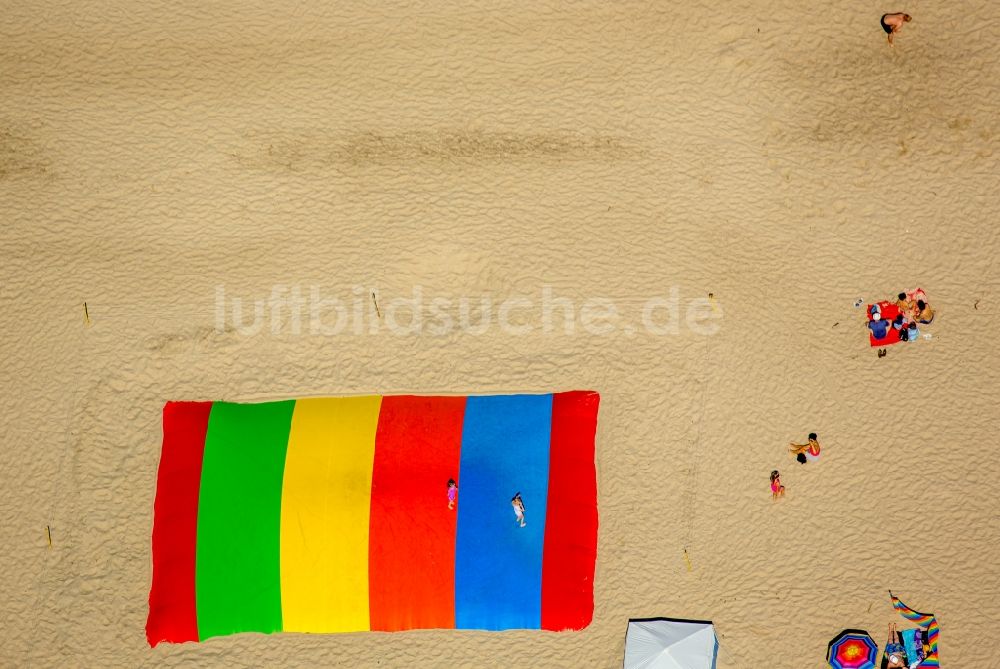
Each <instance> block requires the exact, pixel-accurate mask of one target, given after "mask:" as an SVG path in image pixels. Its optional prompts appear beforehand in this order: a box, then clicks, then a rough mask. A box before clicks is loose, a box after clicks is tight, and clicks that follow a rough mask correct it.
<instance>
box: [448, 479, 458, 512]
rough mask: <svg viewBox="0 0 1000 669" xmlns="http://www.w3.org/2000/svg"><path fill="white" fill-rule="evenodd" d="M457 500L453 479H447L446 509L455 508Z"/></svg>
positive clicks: (455, 485) (456, 488) (455, 484)
mask: <svg viewBox="0 0 1000 669" xmlns="http://www.w3.org/2000/svg"><path fill="white" fill-rule="evenodd" d="M457 499H458V484H457V483H455V479H448V508H449V509H454V508H455V501H456V500H457Z"/></svg>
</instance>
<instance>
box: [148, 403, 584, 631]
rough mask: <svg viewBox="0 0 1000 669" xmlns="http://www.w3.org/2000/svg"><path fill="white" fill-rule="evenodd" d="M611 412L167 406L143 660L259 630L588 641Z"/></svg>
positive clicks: (572, 406)
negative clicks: (168, 646) (519, 633)
mask: <svg viewBox="0 0 1000 669" xmlns="http://www.w3.org/2000/svg"><path fill="white" fill-rule="evenodd" d="M599 399H600V398H599V396H598V395H597V393H593V392H585V391H574V392H565V393H556V394H550V395H497V396H470V397H422V396H385V397H382V396H366V397H342V398H321V399H301V400H289V401H281V402H266V403H260V404H233V403H228V402H170V403H168V404H167V405H166V406H165V407H164V409H163V449H162V454H161V458H160V466H159V473H158V477H157V487H156V502H155V509H154V524H153V582H152V587H151V589H150V593H149V619H148V621H147V624H146V636H147V639H148V640H149V643H150V645H151V646H155V645H156V644H157V643H159V642H161V641H169V642H175V643H176V642H183V641H200V640H203V639H206V638H208V637H212V636H217V635H221V634H233V633H236V632H250V631H253V632H276V631H295V632H352V631H366V630H384V631H396V630H406V629H414V628H456V629H485V630H502V629H512V628H521V629H546V630H557V631H558V630H567V629H582V628H584V627H586V626H587V625H588V624H589V623H590V620H591V617H592V615H593V605H594V602H593V576H594V562H595V559H596V553H597V483H596V475H595V470H594V434H595V430H596V426H597V409H598V403H599ZM449 479H455V480H456V481H457V482H458V487H459V492H458V502H457V505H456V507H455V509H454V510H451V509H449V508H448V491H447V482H448V480H449ZM516 492H520V493H521V496H522V499H523V500H524V507H525V520H526V525H525V527H520V526H519V524H518V523H517V522H515V514H514V509H513V507H512V505H511V498H512V497H513V495H514V493H516Z"/></svg>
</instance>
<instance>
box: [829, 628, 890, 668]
mask: <svg viewBox="0 0 1000 669" xmlns="http://www.w3.org/2000/svg"><path fill="white" fill-rule="evenodd" d="M876 657H878V646H877V645H876V644H875V642H874V641H872V638H871V636H870V635H869V634H868V632H865V631H864V630H844V631H843V632H841V633H840V634H838V635H837V636H835V637H834V638H833V641H831V642H830V646H829V648H828V649H827V652H826V661H827V662H829V663H830V666H831V667H833V669H875V659H876Z"/></svg>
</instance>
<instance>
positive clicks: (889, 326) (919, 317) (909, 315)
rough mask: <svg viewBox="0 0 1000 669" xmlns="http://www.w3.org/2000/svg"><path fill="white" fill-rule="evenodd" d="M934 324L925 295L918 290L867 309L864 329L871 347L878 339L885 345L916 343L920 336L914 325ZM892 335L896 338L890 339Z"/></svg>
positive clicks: (931, 310)
mask: <svg viewBox="0 0 1000 669" xmlns="http://www.w3.org/2000/svg"><path fill="white" fill-rule="evenodd" d="M933 321H934V310H933V309H932V308H931V305H930V304H928V303H927V294H926V293H924V291H923V290H922V289H920V288H917V289H915V290H912V291H910V292H908V293H900V294H899V295H898V296H897V299H896V301H895V302H894V303H893V302H890V301H888V300H886V301H883V302H878V303H876V304H873V305H871V306H870V307H868V329H869V330H871V334H872V340H873V345H874V344H875V343H878V342H881V341H882V340H889V339H891V341H889V342H888V343H895V341H897V339H898V340H899V341H916V340H917V337H918V336H919V335H920V331H919V329H918V328H917V325H929V324H930V323H931V322H933ZM893 332H895V333H896V334H898V337H890V335H891V334H893Z"/></svg>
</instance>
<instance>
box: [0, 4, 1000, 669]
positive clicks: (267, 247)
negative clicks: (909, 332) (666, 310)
mask: <svg viewBox="0 0 1000 669" xmlns="http://www.w3.org/2000/svg"><path fill="white" fill-rule="evenodd" d="M204 4H206V3H202V2H179V3H178V2H172V3H154V4H152V5H150V4H149V3H143V4H141V5H138V4H136V3H124V2H110V3H108V2H104V3H96V2H93V3H91V2H79V1H74V2H69V1H64V2H61V3H20V4H18V3H11V2H8V3H5V6H4V9H3V12H2V13H3V16H4V20H3V23H2V25H0V211H2V221H3V225H2V228H0V244H2V246H0V252H2V255H0V322H2V328H3V329H2V332H3V337H2V339H0V354H2V359H3V363H4V364H3V368H2V369H3V371H2V375H0V391H2V393H3V397H4V399H5V403H6V404H5V407H4V409H3V413H2V418H3V448H2V449H0V458H2V459H0V471H2V472H3V482H4V483H3V486H2V488H0V509H2V518H0V521H2V522H0V557H2V560H0V563H2V565H3V569H2V572H0V573H2V576H0V611H2V613H0V665H3V666H16V667H28V666H34V667H51V666H78V667H138V666H200V667H218V666H231V667H244V666H246V667H250V666H254V667H259V666H302V667H305V666H321V665H322V666H341V667H375V666H378V667H504V668H506V667H615V666H620V662H621V657H622V651H623V647H624V632H625V624H626V620H627V619H628V618H629V617H630V616H633V617H638V616H655V615H669V616H680V617H690V618H703V619H704V618H708V619H712V620H714V621H715V622H716V624H717V625H718V630H719V633H720V635H721V644H722V650H721V658H720V664H719V666H720V667H723V668H728V667H750V668H755V669H758V668H771V667H789V668H795V669H801V668H802V667H820V666H823V656H824V653H825V650H826V644H827V641H828V640H829V639H830V638H831V637H832V636H833V635H834V634H836V633H837V632H838V631H840V630H841V629H843V628H845V627H862V628H867V629H869V630H870V631H871V632H872V633H873V634H874V636H875V637H876V639H877V640H878V641H879V642H880V643H882V642H884V637H885V630H886V627H887V624H888V623H889V622H891V621H893V620H897V618H896V616H895V615H894V614H893V613H892V611H891V609H890V605H889V601H888V596H887V593H886V591H887V589H889V588H893V589H894V590H896V591H897V592H898V593H900V594H901V595H902V596H904V597H905V599H906V600H907V601H908V602H910V603H912V604H913V605H914V606H916V607H919V608H923V609H927V610H931V611H934V612H936V613H937V614H938V615H939V617H940V620H941V624H942V628H943V631H942V635H941V643H942V657H943V658H944V660H945V663H946V666H948V667H951V668H953V669H960V668H961V667H967V666H970V665H971V664H972V662H973V661H974V660H976V659H978V658H980V657H981V653H982V652H984V651H989V652H991V653H993V657H994V660H995V651H994V650H993V649H994V648H995V646H996V643H995V641H992V640H987V641H985V642H984V641H983V640H982V639H981V638H980V636H979V635H983V634H992V633H993V632H995V625H996V621H997V620H1000V604H998V603H997V602H998V598H1000V585H998V583H1000V569H998V566H997V565H998V563H1000V560H998V541H1000V519H998V514H997V504H996V500H995V497H996V494H997V492H998V491H1000V483H998V480H1000V464H998V460H997V458H996V457H995V448H994V441H995V438H994V435H993V432H994V431H995V427H996V423H997V418H998V410H997V407H998V401H997V396H998V389H1000V388H998V373H1000V364H998V362H997V359H996V351H997V344H996V342H997V334H996V333H997V331H998V327H1000V322H998V318H997V313H998V305H997V289H998V279H997V265H996V253H997V250H998V237H997V226H996V218H997V215H998V213H1000V195H998V194H997V185H998V175H1000V170H998V168H1000V164H998V156H1000V154H998V148H1000V146H998V133H1000V120H998V119H1000V117H998V116H997V109H1000V89H998V88H997V86H996V82H997V81H998V80H1000V58H998V56H1000V9H998V8H997V5H996V3H993V2H984V1H983V0H970V1H964V2H951V3H931V2H918V1H915V2H913V3H911V4H910V5H891V6H890V5H879V4H878V3H866V2H862V3H858V2H848V1H847V0H835V1H834V2H828V3H822V4H821V5H808V4H807V3H802V2H792V1H790V0H784V1H783V2H763V1H757V2H739V3H734V6H733V7H732V8H731V9H730V10H729V11H727V12H725V13H722V12H721V10H720V3H708V2H697V3H670V5H669V6H668V5H666V4H662V3H661V7H660V8H656V6H655V5H656V4H657V3H646V2H641V3H639V2H625V3H615V5H614V6H611V5H610V4H604V3H596V2H595V3H582V4H575V5H574V6H572V7H571V8H569V7H563V6H562V5H560V4H558V3H549V4H546V5H539V4H538V3H533V4H535V5H536V7H537V8H536V9H531V10H528V9H526V8H525V7H526V6H527V3H503V4H501V3H496V2H483V3H480V4H477V5H466V6H465V7H464V8H461V9H459V8H455V7H453V3H445V2H439V3H427V4H421V3H400V4H399V5H396V6H389V5H387V4H383V3H375V2H371V3H367V5H366V6H362V5H361V4H360V3H304V2H295V3H280V2H278V3H276V2H260V3H253V6H251V5H250V3H236V2H230V3H225V4H226V5H227V6H223V3H210V4H212V5H213V8H212V9H210V10H206V9H204V8H203V7H202V5H204ZM896 10H905V11H908V12H909V13H911V14H912V15H913V16H914V20H913V22H912V23H910V24H908V25H907V26H906V27H905V28H904V30H903V32H902V33H901V35H900V36H899V38H898V39H897V40H896V47H895V49H890V48H889V47H888V46H887V45H886V40H885V37H884V35H883V34H882V32H881V30H880V29H879V26H878V17H879V15H880V14H881V13H883V12H885V11H896ZM275 284H282V285H285V286H293V285H295V286H302V287H309V286H312V285H317V286H320V287H321V288H322V290H323V291H325V293H324V294H329V295H335V296H341V297H344V296H346V297H348V298H350V297H351V290H352V287H353V286H356V285H357V286H364V287H365V289H368V288H371V289H372V290H376V291H377V293H378V295H379V298H380V299H381V300H382V301H383V303H384V304H385V303H388V301H390V300H392V299H393V298H394V297H400V296H409V295H410V294H411V291H412V289H413V287H414V286H415V285H420V286H422V288H423V291H424V294H425V296H428V297H434V296H442V297H458V296H463V295H465V296H471V297H476V298H478V296H480V295H487V296H492V297H493V298H494V299H496V300H502V299H504V298H506V297H510V296H512V295H516V294H522V295H532V296H535V298H536V299H537V297H538V295H539V294H540V291H541V289H542V287H543V286H545V285H549V286H551V287H552V290H553V291H554V292H555V294H556V295H558V296H562V297H568V298H571V299H573V300H576V301H577V304H578V305H579V304H582V302H583V301H584V300H585V299H587V298H590V297H609V298H613V299H614V300H616V303H617V305H618V308H619V311H620V312H621V313H622V314H623V319H628V320H630V321H632V322H636V321H638V317H639V314H640V311H641V308H642V304H643V301H644V300H646V299H648V298H650V297H653V296H657V295H667V294H669V290H670V289H671V287H677V288H678V289H679V291H680V296H681V299H682V301H683V300H686V299H690V298H695V297H704V296H705V295H706V294H707V293H709V292H712V293H714V295H715V297H716V299H717V301H718V304H719V305H721V309H722V310H723V313H724V318H723V319H722V321H721V325H722V327H721V330H720V332H719V333H718V334H716V335H714V336H703V335H698V334H694V333H692V332H691V331H690V330H688V329H687V328H686V327H685V328H684V329H683V330H682V332H681V333H680V334H678V335H671V336H654V335H651V334H648V333H644V332H640V333H638V334H635V335H633V336H629V335H627V334H625V332H624V331H623V330H621V329H619V331H618V332H617V333H615V334H611V335H607V336H595V335H590V334H586V333H584V332H579V331H578V332H577V334H575V335H574V336H567V335H565V334H564V333H562V330H558V329H557V331H555V332H550V333H544V332H541V331H540V330H539V329H538V327H536V328H535V330H534V331H533V332H531V333H529V334H523V335H513V334H504V333H502V332H500V331H499V330H498V329H496V328H494V329H491V330H490V331H489V332H488V333H486V334H483V335H481V336H473V335H470V334H462V333H453V334H451V335H450V336H440V337H434V336H429V335H428V336H424V337H414V336H394V335H392V334H387V333H386V332H384V331H382V332H380V333H378V334H366V335H362V336H352V335H347V334H344V335H340V336H335V337H325V336H316V335H309V334H308V333H304V334H302V335H299V336H295V335H293V334H291V333H290V332H289V331H288V329H285V330H284V331H282V332H280V333H279V334H277V335H272V334H270V333H269V332H268V331H264V332H262V333H259V334H257V335H253V336H250V335H244V334H240V333H239V332H237V331H235V330H233V329H232V328H229V329H228V330H227V331H224V332H221V333H217V332H215V312H214V303H215V299H216V293H215V291H216V287H217V286H223V287H224V289H225V291H226V294H227V295H228V296H234V297H241V298H244V299H252V298H266V297H267V296H268V295H269V294H270V291H271V288H272V286H273V285H275ZM915 285H920V286H923V287H924V288H925V289H927V290H928V291H929V293H930V295H931V297H932V298H933V300H934V304H935V306H937V307H938V309H939V319H938V322H937V323H936V324H935V325H934V327H933V328H931V329H929V330H928V331H930V332H932V333H933V335H934V337H933V339H931V340H929V341H920V342H919V343H915V344H913V345H910V346H907V347H902V346H897V347H893V348H891V349H890V350H889V354H888V356H887V357H886V358H884V359H877V358H876V356H875V352H874V351H873V350H871V349H869V347H868V345H867V342H866V340H865V333H864V330H863V317H862V315H861V310H860V309H855V308H854V307H853V302H854V300H855V299H856V298H859V297H866V298H872V297H879V296H883V295H889V294H892V293H894V292H895V291H897V290H898V289H900V288H906V287H912V286H915ZM84 301H86V302H87V304H88V307H89V314H90V318H91V324H90V326H89V327H85V324H84V316H83V311H82V307H81V303H82V302H84ZM974 304H976V305H977V306H976V307H974ZM517 313H518V314H519V318H521V320H523V321H525V322H527V323H529V324H534V325H536V326H538V325H539V324H540V322H541V320H540V319H541V316H540V314H538V313H534V314H532V313H530V312H528V311H526V310H525V311H520V312H517ZM268 327H270V325H268ZM571 388H593V389H596V390H599V391H600V392H601V393H602V395H603V404H602V410H601V422H600V429H599V435H598V438H599V443H598V456H597V458H598V462H597V464H598V468H599V485H600V511H601V530H600V548H599V557H598V564H597V578H596V599H597V601H596V609H595V621H594V623H593V625H592V626H591V627H590V628H589V629H587V630H586V631H584V632H582V633H568V634H558V635H555V634H548V633H538V632H513V633H502V634H496V633H469V632H453V631H452V632H449V631H428V632H413V633H402V634H392V635H385V634H349V635H340V636H301V635H278V636H272V637H262V636H256V635H242V636H235V637H229V638H221V639H214V640H212V641H210V642H208V643H205V644H201V645H196V644H187V645H183V646H170V645H163V646H160V647H158V648H156V649H155V650H150V649H149V648H148V646H147V645H146V642H145V639H144V635H143V626H144V623H145V617H146V612H147V609H146V597H147V593H148V589H149V582H150V545H149V536H150V529H151V523H152V501H153V495H154V481H155V474H156V466H157V461H158V452H159V421H160V409H161V407H162V405H163V403H164V401H165V400H168V399H230V400H254V399H265V398H278V397H296V396H304V395H315V394H353V393H364V392H385V393H399V392H422V393H437V392H456V393H461V392H473V393H488V392H500V391H544V390H552V389H571ZM810 430H815V431H817V432H819V434H820V437H821V441H822V443H823V445H824V447H825V450H824V454H823V461H822V462H821V463H819V464H818V465H816V466H807V467H801V466H799V465H797V464H795V463H794V462H793V461H792V460H791V458H790V457H789V456H788V454H787V451H786V445H787V442H788V441H790V440H793V439H801V438H803V437H804V435H805V433H806V432H808V431H810ZM773 468H779V469H781V470H782V473H783V480H784V483H785V484H786V485H787V487H788V496H787V498H786V499H784V500H782V501H780V502H778V503H772V501H771V499H770V496H769V492H768V473H769V472H770V470H771V469H773ZM46 525H50V526H51V529H52V547H51V550H50V549H49V548H48V547H47V542H46V537H45V527H46ZM685 547H686V548H687V550H688V555H689V558H690V565H691V570H690V571H689V570H688V567H687V564H686V562H685V559H684V555H683V552H682V551H683V549H684V548H685ZM987 624H989V626H985V625H987ZM977 648H978V649H982V650H977ZM994 660H990V661H989V662H988V664H989V666H997V665H996V664H995V661H994Z"/></svg>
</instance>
